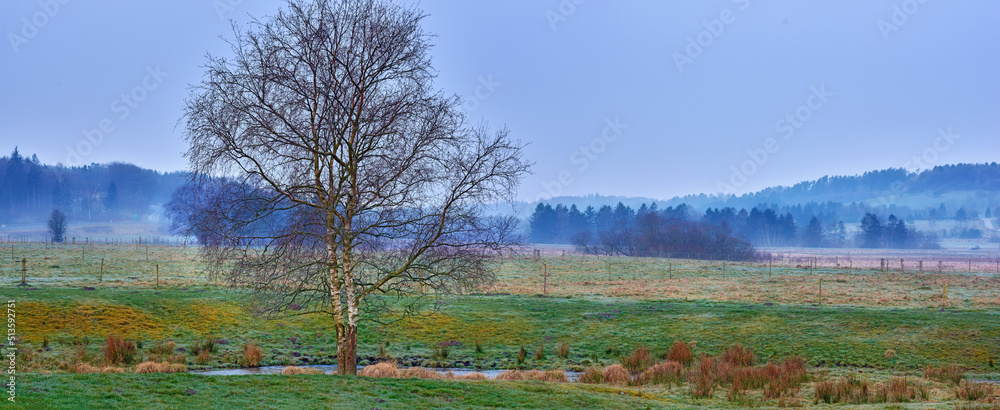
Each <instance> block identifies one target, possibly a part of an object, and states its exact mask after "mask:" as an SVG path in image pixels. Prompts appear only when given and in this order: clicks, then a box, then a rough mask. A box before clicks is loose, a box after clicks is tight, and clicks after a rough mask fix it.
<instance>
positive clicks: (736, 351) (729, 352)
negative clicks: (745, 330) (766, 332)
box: [720, 343, 754, 368]
mask: <svg viewBox="0 0 1000 410" xmlns="http://www.w3.org/2000/svg"><path fill="white" fill-rule="evenodd" d="M720 360H721V362H722V363H725V364H728V365H730V366H733V367H737V368H739V367H748V366H753V362H754V354H753V350H750V349H748V348H745V347H743V346H742V345H740V344H739V343H737V344H734V345H732V346H730V347H729V348H728V349H726V350H725V351H724V352H722V356H721V357H720Z"/></svg>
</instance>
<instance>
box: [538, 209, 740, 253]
mask: <svg viewBox="0 0 1000 410" xmlns="http://www.w3.org/2000/svg"><path fill="white" fill-rule="evenodd" d="M689 212H690V210H689V209H688V207H687V206H686V205H683V204H682V205H680V206H677V207H676V208H675V207H667V208H664V209H658V208H657V206H656V204H653V205H652V206H646V205H645V204H644V205H642V206H641V207H640V208H639V209H638V210H634V209H632V208H631V207H629V206H626V205H624V204H622V203H619V204H618V205H617V206H616V207H614V208H612V207H610V206H603V207H601V208H600V209H598V210H595V209H594V208H593V207H587V209H585V210H584V211H580V210H579V209H578V208H577V207H576V205H570V206H569V207H565V206H563V205H557V206H556V207H554V208H553V207H552V206H551V205H546V204H539V205H538V206H537V207H536V208H535V213H534V214H533V215H532V217H531V221H530V226H531V239H532V241H533V242H535V243H571V244H573V245H576V247H577V248H578V249H579V250H581V251H584V252H587V253H594V254H605V255H625V256H669V255H670V254H671V253H673V254H675V255H676V254H682V253H683V254H688V255H689V256H688V257H691V258H696V259H726V260H751V259H752V258H753V257H754V254H755V251H754V248H753V246H752V245H751V244H750V243H749V242H746V241H744V240H741V239H738V238H736V237H734V236H733V235H732V234H731V231H730V230H729V229H728V228H726V227H720V226H715V225H711V224H707V223H698V222H693V221H691V220H689V219H688V216H689Z"/></svg>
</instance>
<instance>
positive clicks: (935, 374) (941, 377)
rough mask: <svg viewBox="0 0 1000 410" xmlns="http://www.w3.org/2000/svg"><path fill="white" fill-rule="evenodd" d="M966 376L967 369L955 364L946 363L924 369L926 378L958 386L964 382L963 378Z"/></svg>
mask: <svg viewBox="0 0 1000 410" xmlns="http://www.w3.org/2000/svg"><path fill="white" fill-rule="evenodd" d="M964 377H965V371H963V370H962V368H960V367H958V366H955V365H953V364H948V365H944V366H941V367H928V368H926V369H924V378H925V379H928V380H936V381H939V382H941V383H951V384H954V385H955V386H958V385H959V384H961V383H962V378H964Z"/></svg>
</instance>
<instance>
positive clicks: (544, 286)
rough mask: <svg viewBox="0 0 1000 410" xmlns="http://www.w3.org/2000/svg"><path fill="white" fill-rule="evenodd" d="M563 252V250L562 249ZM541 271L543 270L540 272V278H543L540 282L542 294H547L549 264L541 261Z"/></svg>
mask: <svg viewBox="0 0 1000 410" xmlns="http://www.w3.org/2000/svg"><path fill="white" fill-rule="evenodd" d="M563 252H565V251H563ZM542 271H543V272H544V273H543V274H542V277H543V279H542V280H543V282H542V296H547V295H548V294H549V264H547V263H543V264H542Z"/></svg>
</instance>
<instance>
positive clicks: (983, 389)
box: [955, 380, 995, 401]
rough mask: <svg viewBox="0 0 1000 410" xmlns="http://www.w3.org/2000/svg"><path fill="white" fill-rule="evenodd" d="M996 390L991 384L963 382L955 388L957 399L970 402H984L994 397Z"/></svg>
mask: <svg viewBox="0 0 1000 410" xmlns="http://www.w3.org/2000/svg"><path fill="white" fill-rule="evenodd" d="M994 389H995V388H994V387H993V384H991V383H986V382H970V381H968V380H963V381H962V382H961V383H960V384H959V385H958V386H957V387H955V397H958V398H959V399H962V400H968V401H977V400H982V399H985V398H988V397H990V396H992V395H993V391H994Z"/></svg>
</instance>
